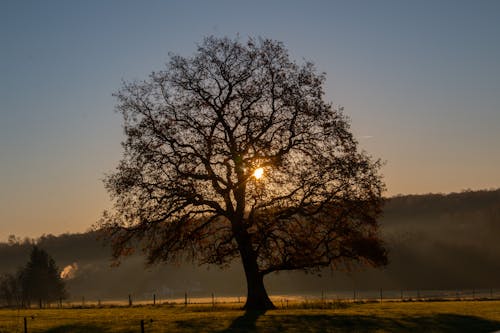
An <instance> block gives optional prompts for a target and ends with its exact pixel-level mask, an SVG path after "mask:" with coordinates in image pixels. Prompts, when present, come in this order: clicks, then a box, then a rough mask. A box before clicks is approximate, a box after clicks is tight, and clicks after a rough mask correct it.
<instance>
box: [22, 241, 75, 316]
mask: <svg viewBox="0 0 500 333" xmlns="http://www.w3.org/2000/svg"><path fill="white" fill-rule="evenodd" d="M20 280H21V287H22V295H23V300H24V302H25V304H26V305H30V304H31V303H32V302H39V304H40V307H41V306H42V304H48V303H50V302H53V301H55V300H59V299H62V298H66V296H67V293H66V289H65V285H64V281H63V280H62V279H61V277H60V276H59V269H58V268H57V266H56V263H55V261H54V259H52V257H51V256H50V255H49V254H48V253H47V252H46V251H45V250H43V249H40V248H39V247H38V246H36V245H35V246H33V249H32V251H31V254H30V260H29V262H28V263H27V264H26V266H25V267H24V268H23V269H22V270H21V273H20Z"/></svg>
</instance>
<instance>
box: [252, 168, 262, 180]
mask: <svg viewBox="0 0 500 333" xmlns="http://www.w3.org/2000/svg"><path fill="white" fill-rule="evenodd" d="M263 175H264V169H263V168H257V169H255V171H254V172H253V176H254V177H255V179H261V178H262V176H263Z"/></svg>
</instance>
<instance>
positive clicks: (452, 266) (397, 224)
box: [0, 190, 500, 298]
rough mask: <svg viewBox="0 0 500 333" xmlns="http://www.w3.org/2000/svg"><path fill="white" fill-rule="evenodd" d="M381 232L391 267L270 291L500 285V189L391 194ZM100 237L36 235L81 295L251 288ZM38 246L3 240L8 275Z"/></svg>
mask: <svg viewBox="0 0 500 333" xmlns="http://www.w3.org/2000/svg"><path fill="white" fill-rule="evenodd" d="M381 231H382V234H383V239H384V240H385V241H386V245H387V247H388V249H389V251H390V253H389V260H390V263H389V265H388V267H387V268H385V269H382V270H375V269H362V270H361V271H356V272H352V273H337V272H333V273H331V272H330V271H325V272H324V274H323V276H322V277H317V276H311V275H305V274H303V273H281V274H277V275H274V276H271V277H269V278H267V280H266V284H267V285H268V289H269V291H270V292H271V293H284V292H288V293H289V292H314V291H317V290H342V289H352V288H357V289H378V288H389V289H399V288H405V289H455V288H500V260H499V256H500V241H499V240H498V238H499V236H500V190H492V191H467V192H462V193H452V194H447V195H441V194H427V195H408V196H397V197H393V198H391V199H389V200H387V203H386V206H385V209H384V216H383V218H382V219H381ZM97 238H98V234H97V233H96V232H89V233H84V234H64V235H60V236H52V235H46V236H42V237H41V238H39V239H37V240H36V243H37V244H38V245H39V246H40V247H41V248H43V249H45V250H46V251H47V252H48V253H49V254H51V255H52V256H53V257H54V259H55V260H56V262H57V264H58V266H59V268H60V269H62V268H63V267H65V266H66V265H69V264H73V263H76V264H77V265H78V269H77V271H76V273H75V277H74V278H73V279H71V280H69V281H68V289H69V292H70V293H71V295H72V296H73V297H81V296H86V297H88V298H92V297H100V298H106V297H110V298H112V297H123V295H127V294H128V293H137V294H146V293H148V292H156V293H159V294H161V293H164V294H175V293H176V292H180V291H184V290H192V291H193V292H199V293H201V294H203V293H207V294H208V293H210V292H211V291H217V292H218V293H219V294H231V293H234V294H237V293H240V294H243V292H244V290H245V280H244V277H243V273H242V270H241V268H240V266H239V264H238V263H235V264H234V265H233V266H232V267H230V268H229V269H227V270H224V271H221V270H219V269H218V268H215V267H211V268H210V269H208V270H207V268H206V267H201V268H200V267H197V266H195V265H193V264H184V265H181V266H166V265H160V266H155V267H151V268H146V269H145V267H144V261H143V259H142V258H141V257H140V256H138V255H134V256H132V257H130V258H127V259H125V260H124V261H123V263H122V265H121V266H119V267H111V266H110V264H111V261H110V251H109V248H108V247H105V246H103V244H102V240H98V239H97ZM30 248H31V241H30V240H27V239H26V240H22V239H18V238H16V237H10V238H9V240H7V241H6V242H4V243H0V274H2V273H7V272H10V273H12V272H14V271H15V270H16V269H17V268H18V267H20V266H22V265H24V264H25V262H26V261H27V259H28V255H29V251H30ZM117 281H118V282H119V283H117Z"/></svg>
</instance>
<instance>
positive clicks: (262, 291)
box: [243, 270, 276, 311]
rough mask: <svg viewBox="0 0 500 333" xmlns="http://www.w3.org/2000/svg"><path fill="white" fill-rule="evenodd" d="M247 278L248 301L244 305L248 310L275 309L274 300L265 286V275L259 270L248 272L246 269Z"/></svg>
mask: <svg viewBox="0 0 500 333" xmlns="http://www.w3.org/2000/svg"><path fill="white" fill-rule="evenodd" d="M245 275H246V278H247V301H246V303H245V306H244V307H243V308H244V309H245V310H247V311H252V310H269V309H275V308H276V307H275V306H274V304H273V302H271V299H270V298H269V296H268V295H267V291H266V288H265V287H264V277H263V276H262V275H261V274H260V273H258V272H257V274H255V273H253V272H248V271H246V270H245Z"/></svg>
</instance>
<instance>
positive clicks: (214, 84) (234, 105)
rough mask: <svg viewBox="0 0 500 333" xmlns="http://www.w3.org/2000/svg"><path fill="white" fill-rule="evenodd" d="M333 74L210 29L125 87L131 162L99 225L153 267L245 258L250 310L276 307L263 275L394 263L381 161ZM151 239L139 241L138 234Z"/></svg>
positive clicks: (121, 107) (115, 180)
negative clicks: (329, 93) (355, 125)
mask: <svg viewBox="0 0 500 333" xmlns="http://www.w3.org/2000/svg"><path fill="white" fill-rule="evenodd" d="M324 81H325V76H324V75H323V74H318V73H316V71H315V69H314V66H313V64H311V63H309V62H308V63H305V64H304V65H298V64H296V63H295V62H293V61H291V60H290V58H289V56H288V53H287V50H286V49H285V48H284V46H283V45H282V43H280V42H276V41H272V40H267V39H265V40H262V39H259V40H253V39H249V40H248V42H246V43H242V42H240V41H239V40H231V39H228V38H215V37H208V38H206V39H205V40H204V42H203V43H202V45H201V46H199V47H198V50H197V52H196V53H195V55H194V56H193V57H191V58H184V57H181V56H177V55H174V56H172V57H171V60H170V62H169V64H168V67H167V69H165V70H163V71H159V72H154V73H152V74H151V75H150V77H149V79H147V80H145V81H140V82H133V83H125V84H124V85H123V87H122V89H121V90H120V91H119V92H118V93H117V94H116V97H117V99H118V105H117V110H118V111H119V112H121V113H122V114H123V117H124V130H125V134H126V141H125V142H124V143H123V147H124V158H123V160H122V161H121V162H120V164H119V166H118V168H117V170H116V172H115V173H114V174H112V175H110V176H108V177H107V179H106V180H105V185H106V187H107V189H108V191H109V192H110V194H111V196H112V197H113V198H114V210H113V211H112V212H109V211H107V212H104V214H103V218H102V219H101V220H100V222H99V223H98V226H99V227H100V228H103V229H104V230H105V231H107V234H108V235H109V238H110V239H111V240H112V245H113V249H114V256H115V257H116V258H118V257H120V256H121V255H125V254H128V253H130V252H131V251H132V250H133V249H134V248H135V247H137V246H143V247H144V250H145V252H146V253H147V256H148V262H149V263H154V262H158V261H164V262H170V261H176V260H181V259H182V258H183V256H186V257H187V258H191V259H197V260H198V261H199V262H200V263H201V264H217V265H221V266H224V265H227V264H228V263H229V262H230V261H231V260H233V259H235V258H237V257H239V258H240V259H241V261H242V264H243V268H244V271H245V275H246V280H247V290H248V295H247V296H248V297H247V302H246V304H245V308H246V309H267V308H272V307H273V304H272V302H271V301H270V299H269V297H268V295H267V292H266V290H265V287H264V282H263V278H264V276H265V275H266V274H269V273H272V272H275V271H282V270H306V271H313V272H315V271H318V270H319V269H320V268H321V267H326V266H331V267H333V268H335V267H338V266H339V265H343V264H346V265H348V264H349V263H351V262H353V261H354V262H363V263H367V264H370V265H373V266H378V265H383V264H385V263H386V260H387V258H386V251H385V249H384V248H383V246H382V243H381V240H380V239H379V237H378V224H377V218H378V216H379V213H380V211H381V205H382V201H383V200H382V197H381V193H382V191H383V189H384V184H383V182H382V180H381V176H380V175H379V168H380V162H379V161H377V160H372V159H371V158H370V157H369V156H368V155H367V154H366V153H364V152H361V151H360V150H359V149H358V144H357V141H356V140H355V138H354V137H353V135H352V133H351V132H350V126H349V121H348V119H347V117H346V116H345V115H344V114H343V109H342V108H340V107H333V106H332V105H331V104H329V103H327V102H325V101H323V95H324V92H323V84H324ZM138 240H139V241H142V243H140V242H138Z"/></svg>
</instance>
